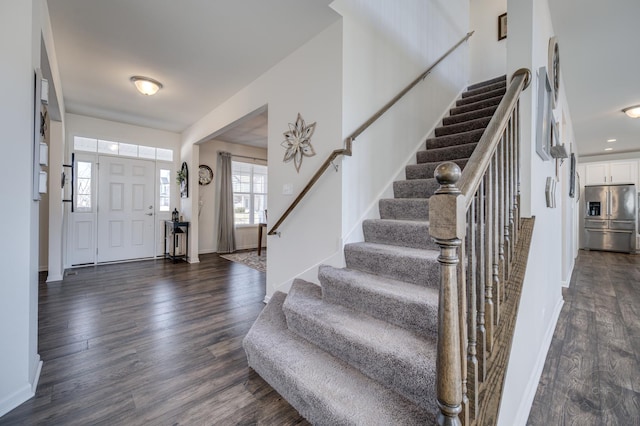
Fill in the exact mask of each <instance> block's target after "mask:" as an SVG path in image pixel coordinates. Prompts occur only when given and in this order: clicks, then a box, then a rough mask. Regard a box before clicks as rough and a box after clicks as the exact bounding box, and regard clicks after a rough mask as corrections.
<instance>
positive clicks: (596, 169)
mask: <svg viewBox="0 0 640 426" xmlns="http://www.w3.org/2000/svg"><path fill="white" fill-rule="evenodd" d="M611 183H633V184H636V185H637V184H638V162H637V161H611V162H606V163H587V164H585V182H584V184H585V185H603V184H611Z"/></svg>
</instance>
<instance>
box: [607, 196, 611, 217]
mask: <svg viewBox="0 0 640 426" xmlns="http://www.w3.org/2000/svg"><path fill="white" fill-rule="evenodd" d="M610 216H611V191H609V190H607V217H610Z"/></svg>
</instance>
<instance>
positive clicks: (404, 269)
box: [344, 243, 440, 287]
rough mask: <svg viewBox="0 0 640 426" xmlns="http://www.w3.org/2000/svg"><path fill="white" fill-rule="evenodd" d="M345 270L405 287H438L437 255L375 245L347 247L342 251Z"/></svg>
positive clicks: (437, 252)
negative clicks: (380, 277)
mask: <svg viewBox="0 0 640 426" xmlns="http://www.w3.org/2000/svg"><path fill="white" fill-rule="evenodd" d="M344 255H345V260H346V264H347V267H348V268H351V269H357V270H359V271H363V272H369V273H373V274H379V275H381V276H384V277H389V278H393V279H397V280H401V281H406V282H409V283H413V284H417V285H424V286H431V287H437V286H438V285H439V279H438V277H439V275H438V273H439V271H440V265H439V263H438V255H439V251H437V250H429V249H419V248H410V247H401V246H392V245H388V244H379V243H351V244H347V245H345V247H344Z"/></svg>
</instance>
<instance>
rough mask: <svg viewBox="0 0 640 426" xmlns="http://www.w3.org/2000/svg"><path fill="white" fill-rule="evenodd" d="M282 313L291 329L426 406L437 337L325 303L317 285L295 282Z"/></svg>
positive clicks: (433, 366) (430, 388)
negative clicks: (419, 333)
mask: <svg viewBox="0 0 640 426" xmlns="http://www.w3.org/2000/svg"><path fill="white" fill-rule="evenodd" d="M283 310H284V312H285V317H286V318H287V324H288V325H289V328H290V329H291V328H293V329H295V330H296V331H297V332H298V333H300V334H301V335H302V336H303V337H304V338H306V339H308V340H310V341H311V342H313V343H315V344H316V345H318V346H320V347H322V348H323V349H325V350H327V351H328V352H330V353H332V354H333V355H334V356H336V357H339V358H341V359H343V360H344V361H346V362H347V363H348V364H350V365H352V366H354V367H356V368H357V369H359V370H360V371H362V372H363V373H364V374H365V375H367V376H369V377H372V378H374V379H375V380H378V381H381V382H382V383H385V384H387V385H388V386H395V387H397V388H399V390H400V391H401V392H402V393H403V394H405V396H407V397H408V398H410V399H411V400H412V401H413V402H415V403H418V404H425V401H424V400H423V399H422V398H420V397H421V396H422V397H424V395H425V394H428V393H430V392H431V393H433V390H434V385H435V368H436V366H435V360H436V339H435V337H427V336H424V335H423V336H420V335H417V334H416V333H414V332H411V331H409V330H406V329H403V328H401V327H398V326H396V325H394V324H391V323H389V322H387V321H383V320H380V319H376V318H373V317H371V316H369V315H367V314H364V313H361V312H358V311H355V310H353V309H349V308H346V307H344V306H340V305H336V304H333V303H326V302H324V301H323V299H322V295H321V289H320V287H319V286H317V285H315V284H312V283H309V282H306V281H303V280H300V279H296V280H295V281H294V283H293V286H292V287H291V290H290V291H289V295H288V296H287V298H286V300H285V302H284V306H283ZM428 405H429V407H432V408H433V406H432V404H431V403H428ZM425 408H428V407H425Z"/></svg>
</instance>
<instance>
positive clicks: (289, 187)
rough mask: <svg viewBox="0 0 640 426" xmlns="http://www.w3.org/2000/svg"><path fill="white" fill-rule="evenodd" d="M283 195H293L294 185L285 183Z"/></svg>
mask: <svg viewBox="0 0 640 426" xmlns="http://www.w3.org/2000/svg"><path fill="white" fill-rule="evenodd" d="M282 195H293V184H292V183H285V184H284V185H282Z"/></svg>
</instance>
